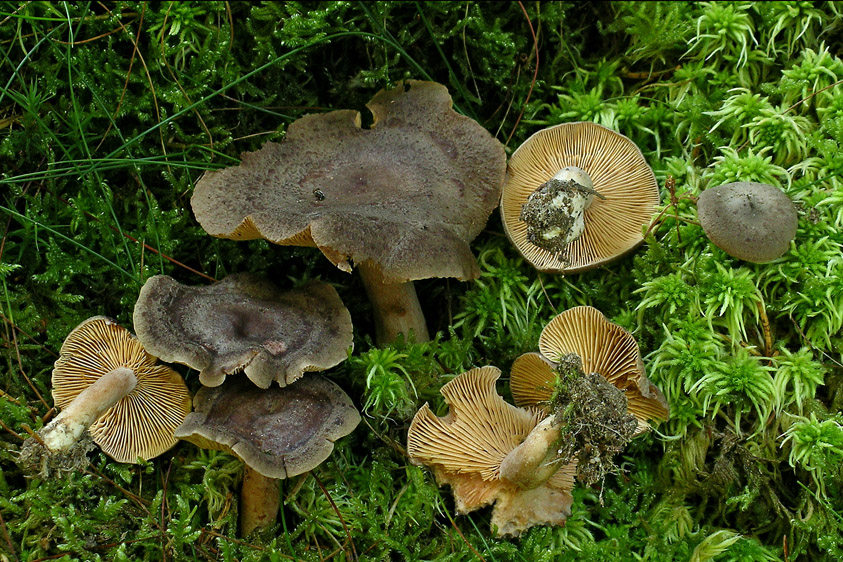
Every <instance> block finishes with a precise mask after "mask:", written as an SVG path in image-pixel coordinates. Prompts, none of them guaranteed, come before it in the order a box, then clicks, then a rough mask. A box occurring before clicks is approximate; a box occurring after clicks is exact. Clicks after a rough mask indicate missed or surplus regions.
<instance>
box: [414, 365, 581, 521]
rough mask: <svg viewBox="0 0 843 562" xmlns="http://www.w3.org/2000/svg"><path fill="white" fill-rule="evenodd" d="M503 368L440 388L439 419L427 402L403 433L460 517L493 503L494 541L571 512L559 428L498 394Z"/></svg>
mask: <svg viewBox="0 0 843 562" xmlns="http://www.w3.org/2000/svg"><path fill="white" fill-rule="evenodd" d="M499 376H500V370H499V369H497V368H495V367H491V366H487V367H482V368H479V369H472V370H470V371H467V372H465V373H463V374H461V375H459V376H457V377H456V378H455V379H454V380H452V381H451V382H449V383H448V384H446V385H445V386H443V387H442V390H441V392H442V395H443V396H444V397H445V401H446V402H447V403H448V405H449V406H450V411H449V413H448V415H446V416H445V417H442V418H439V417H437V416H436V415H434V414H433V412H432V411H431V410H430V407H429V406H428V405H427V404H425V405H424V406H422V407H421V409H420V410H419V411H418V412H417V413H416V416H415V417H414V418H413V422H412V423H411V425H410V429H409V432H408V434H407V452H408V453H409V455H410V458H411V459H412V460H413V462H415V463H419V464H425V465H427V466H429V467H431V468H432V469H433V473H434V476H435V477H436V480H437V482H439V484H440V485H441V484H450V486H451V488H452V490H453V493H454V499H455V500H456V504H457V512H458V513H468V512H470V511H473V510H475V509H479V508H481V507H483V506H486V505H489V504H491V503H493V502H494V504H495V506H494V510H493V512H492V527H496V528H497V533H498V536H503V535H519V534H521V533H522V532H523V531H525V530H527V529H528V528H530V527H532V526H534V525H541V524H550V525H562V524H563V523H564V521H565V519H566V517H567V516H568V515H570V513H571V504H572V502H573V498H572V496H571V490H572V489H573V486H574V470H575V465H574V464H572V463H571V464H565V465H562V464H560V463H559V462H558V459H556V458H555V454H554V451H555V449H556V445H557V443H556V440H557V439H558V436H559V431H558V427H555V426H554V425H553V424H552V422H551V421H548V420H545V419H544V418H545V413H544V412H543V411H541V410H539V409H529V410H528V409H525V408H519V407H516V406H512V405H511V404H508V403H506V402H505V401H504V400H503V398H501V397H500V396H499V395H498V394H497V392H496V390H495V381H496V380H497V379H498V377H499Z"/></svg>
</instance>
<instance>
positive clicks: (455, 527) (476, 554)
mask: <svg viewBox="0 0 843 562" xmlns="http://www.w3.org/2000/svg"><path fill="white" fill-rule="evenodd" d="M445 515H447V516H448V521H450V522H451V525H453V527H454V529H456V530H457V533H459V535H460V538H461V539H462V540H463V542H464V543H465V544H466V545H467V546H468V548H470V549H471V552H473V553H474V555H475V556H477V558H478V559H479V560H481V561H482V562H486V559H485V558H483V557H482V556H480V553H479V552H477V549H475V548H474V546H472V544H471V543H470V542H468V539H466V538H465V535H463V534H462V531H461V530H460V528H459V527H457V522H456V521H454V518H453V517H451V514H450V513H449V512H448V510H445Z"/></svg>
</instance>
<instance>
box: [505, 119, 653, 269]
mask: <svg viewBox="0 0 843 562" xmlns="http://www.w3.org/2000/svg"><path fill="white" fill-rule="evenodd" d="M567 166H576V167H578V168H581V169H583V170H585V172H586V173H587V174H588V175H589V177H590V178H591V182H592V184H593V187H594V189H595V190H597V192H598V193H600V195H602V196H604V197H605V199H600V198H595V199H594V200H593V201H592V203H591V205H589V207H588V208H587V209H586V210H585V230H584V231H583V233H582V235H581V236H580V237H579V238H577V239H576V240H574V241H573V242H572V243H571V244H570V245H569V246H568V252H567V253H568V255H567V260H568V262H569V263H566V262H565V259H564V258H563V257H562V256H559V255H557V254H555V253H552V252H549V251H547V250H543V249H542V248H539V247H538V246H536V245H535V244H533V243H531V242H530V241H528V240H527V224H526V223H525V222H523V221H522V220H520V218H519V217H520V215H521V207H522V206H523V205H524V203H525V202H526V201H527V198H528V197H529V196H530V194H531V193H533V192H534V191H535V190H536V189H537V188H538V187H539V186H541V185H542V184H544V183H545V182H547V181H548V180H550V179H551V178H552V177H553V176H554V175H555V174H556V173H557V172H559V171H560V170H562V169H563V168H565V167H567ZM658 204H659V187H658V183H657V182H656V177H655V175H654V174H653V170H652V169H651V168H650V166H649V165H647V162H646V161H645V160H644V155H643V154H641V151H640V150H639V149H638V147H637V146H636V145H635V143H633V142H632V141H631V140H629V139H628V138H627V137H625V136H624V135H622V134H620V133H616V132H615V131H613V130H611V129H607V128H606V127H603V126H602V125H598V124H596V123H591V122H588V121H586V122H577V123H562V124H560V125H555V126H553V127H549V128H547V129H542V130H541V131H538V132H536V133H535V134H533V135H532V136H531V137H530V138H528V139H527V140H526V141H524V144H522V145H521V146H520V147H518V150H516V151H515V152H514V153H513V155H512V157H511V158H510V159H509V171H508V173H507V177H506V181H505V182H504V186H503V195H502V198H501V216H502V218H503V226H504V230H505V231H506V235H507V236H508V237H509V239H510V241H511V242H512V243H513V244H514V245H515V247H516V248H517V249H518V251H519V252H521V255H522V256H523V257H524V259H526V260H527V261H528V262H530V264H531V265H532V266H533V267H535V268H536V269H538V270H539V271H545V272H548V273H562V272H564V273H577V272H580V271H587V270H589V269H593V268H595V267H598V266H600V265H603V264H606V263H608V262H610V261H612V260H614V259H616V258H619V257H621V256H623V255H625V254H627V253H628V252H630V251H632V250H633V249H635V248H636V247H638V245H639V244H641V243H642V242H643V241H644V238H643V233H642V230H643V227H644V226H645V225H647V224H648V223H649V221H650V219H651V218H652V216H653V212H654V211H655V209H656V206H657V205H658Z"/></svg>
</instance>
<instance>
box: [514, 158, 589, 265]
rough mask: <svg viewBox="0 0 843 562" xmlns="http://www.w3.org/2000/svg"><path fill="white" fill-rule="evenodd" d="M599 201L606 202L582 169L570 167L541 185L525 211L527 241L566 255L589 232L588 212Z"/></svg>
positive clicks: (524, 207) (530, 197)
mask: <svg viewBox="0 0 843 562" xmlns="http://www.w3.org/2000/svg"><path fill="white" fill-rule="evenodd" d="M595 197H599V198H601V199H604V197H603V196H602V195H600V194H599V193H598V192H597V191H596V190H595V189H594V186H593V184H592V181H591V177H590V176H589V175H588V174H587V173H586V171H585V170H583V169H582V168H577V167H576V166H568V167H566V168H562V169H561V170H559V171H558V172H557V173H556V175H554V176H553V177H552V178H550V179H549V180H548V181H547V182H545V183H543V184H541V185H540V186H539V187H538V188H537V189H536V190H535V191H534V192H533V193H532V194H530V196H529V197H528V198H527V201H526V203H524V205H522V207H521V215H520V217H519V218H520V220H522V221H523V222H525V223H526V224H527V240H528V241H529V242H531V243H532V244H535V245H536V246H538V247H539V248H542V249H544V250H547V251H549V252H553V253H557V254H562V255H564V254H565V253H566V249H567V246H568V244H570V243H572V242H573V241H574V240H576V239H577V238H579V237H580V236H581V235H582V233H583V232H584V231H585V211H586V209H588V207H589V206H590V205H591V203H592V201H594V198H595Z"/></svg>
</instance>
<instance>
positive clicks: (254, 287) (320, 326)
mask: <svg viewBox="0 0 843 562" xmlns="http://www.w3.org/2000/svg"><path fill="white" fill-rule="evenodd" d="M134 323H135V329H136V330H137V333H138V338H139V339H140V340H141V341H142V342H143V343H144V345H145V346H146V347H147V349H149V350H150V352H152V353H154V354H155V355H157V356H158V357H160V358H162V359H163V360H165V361H170V362H175V363H183V364H185V365H188V366H190V367H192V368H194V369H197V370H199V371H200V374H199V380H200V382H202V384H203V385H206V386H216V385H219V384H222V381H223V380H225V377H226V376H227V375H229V374H231V373H235V372H239V371H241V370H242V371H243V372H244V373H245V375H246V376H247V377H248V378H249V379H250V380H252V382H253V383H254V384H256V385H258V386H260V387H261V388H266V387H268V386H269V385H270V384H271V383H272V381H273V380H274V381H277V382H278V384H279V385H281V386H283V385H286V384H289V383H291V382H293V381H294V380H296V379H298V378H299V377H301V376H302V374H303V373H305V372H308V371H320V370H324V369H328V368H330V367H333V366H334V365H337V364H338V363H340V362H342V361H343V360H345V359H346V357H347V352H348V348H349V347H350V346H351V345H352V326H351V315H350V314H349V312H348V310H347V309H346V308H345V306H344V305H343V303H342V301H341V300H340V298H339V295H338V294H337V292H336V290H335V289H334V288H333V287H331V286H330V285H328V284H327V283H322V282H320V281H312V282H310V283H308V284H307V285H305V286H303V287H302V288H300V289H295V290H291V291H286V292H281V291H279V290H278V289H277V288H276V287H275V286H274V285H273V284H272V283H270V282H269V281H268V280H266V279H264V278H262V277H259V276H257V275H253V274H246V273H243V274H234V275H229V276H228V277H226V278H225V279H223V280H222V281H220V282H218V283H215V284H213V285H209V286H205V287H189V286H186V285H182V284H180V283H178V282H177V281H175V280H174V279H172V278H171V277H168V276H166V275H157V276H154V277H150V278H149V279H148V280H147V282H146V283H145V284H144V286H143V287H142V288H141V291H140V295H139V297H138V301H137V303H136V304H135V312H134Z"/></svg>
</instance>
